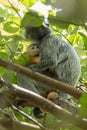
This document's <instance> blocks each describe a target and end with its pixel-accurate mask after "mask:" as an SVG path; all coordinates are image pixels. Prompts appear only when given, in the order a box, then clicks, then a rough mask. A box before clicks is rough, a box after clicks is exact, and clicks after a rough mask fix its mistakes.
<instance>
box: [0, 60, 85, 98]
mask: <svg viewBox="0 0 87 130" xmlns="http://www.w3.org/2000/svg"><path fill="white" fill-rule="evenodd" d="M0 65H1V66H2V67H4V68H7V69H9V70H13V71H15V72H17V73H20V74H23V75H25V76H27V77H29V78H32V79H34V80H36V81H39V82H41V83H43V84H46V85H48V86H50V87H52V88H53V87H54V88H55V89H59V90H61V91H63V92H65V93H68V94H70V95H72V96H74V97H75V98H77V99H78V98H79V97H80V96H81V95H82V94H83V91H81V90H77V89H76V88H74V87H73V86H70V85H67V84H65V83H63V82H60V81H58V80H55V79H52V78H50V77H47V76H45V75H42V74H40V73H37V72H33V71H32V70H30V69H27V68H26V67H23V66H20V65H17V64H14V63H12V62H10V61H7V60H4V59H2V58H0Z"/></svg>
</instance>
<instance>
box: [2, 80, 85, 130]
mask: <svg viewBox="0 0 87 130" xmlns="http://www.w3.org/2000/svg"><path fill="white" fill-rule="evenodd" d="M0 84H2V85H5V86H8V88H9V90H10V92H12V93H16V95H17V96H19V97H20V98H22V97H24V99H26V100H29V101H30V102H33V103H35V104H37V105H38V107H40V108H42V109H44V110H46V111H48V112H49V113H51V114H52V115H53V116H55V117H56V118H57V119H61V120H64V122H68V123H72V124H74V125H76V126H78V127H80V128H82V129H86V128H87V121H86V120H83V119H80V118H78V117H77V116H75V115H72V114H71V113H70V112H68V111H65V110H64V109H63V108H61V107H59V106H58V105H55V104H54V103H52V102H51V101H49V100H47V99H45V98H43V97H42V96H40V95H38V94H36V93H34V92H31V91H29V90H26V89H24V88H21V87H19V86H17V85H13V84H10V83H7V82H5V81H3V80H0Z"/></svg>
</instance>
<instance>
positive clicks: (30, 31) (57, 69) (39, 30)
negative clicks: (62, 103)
mask: <svg viewBox="0 0 87 130" xmlns="http://www.w3.org/2000/svg"><path fill="white" fill-rule="evenodd" d="M25 31H26V37H27V38H28V39H30V40H31V41H32V44H33V43H35V44H37V45H38V46H39V55H40V61H39V62H38V63H36V64H31V65H28V66H27V68H29V69H31V70H32V71H35V72H39V73H41V74H44V75H47V76H50V77H52V75H51V72H49V69H48V68H53V71H54V75H53V77H52V78H54V79H56V80H59V81H62V82H64V83H66V84H69V85H71V86H72V87H75V86H76V84H77V82H78V80H79V77H80V74H81V65H80V60H79V57H78V55H77V53H76V51H75V49H74V48H73V47H72V46H71V45H70V44H69V43H68V42H65V41H64V40H63V39H61V38H60V37H59V36H57V35H55V34H53V31H52V29H51V28H50V27H49V26H48V25H46V24H45V23H43V24H42V25H41V26H39V27H33V26H27V27H25ZM52 73H53V72H52ZM18 82H19V85H20V86H22V87H25V88H27V89H29V90H31V91H33V92H35V93H38V94H39V95H42V96H43V95H44V94H43V93H46V92H49V91H50V90H51V89H52V88H50V87H49V86H46V85H44V84H42V83H40V82H39V81H35V80H33V79H29V78H26V77H25V76H23V75H20V74H19V75H18ZM53 91H55V89H54V88H53ZM56 91H57V93H58V96H59V98H63V99H65V100H68V99H70V98H71V96H70V95H68V94H66V93H64V92H61V91H59V90H56Z"/></svg>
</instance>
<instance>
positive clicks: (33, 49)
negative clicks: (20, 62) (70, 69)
mask: <svg viewBox="0 0 87 130" xmlns="http://www.w3.org/2000/svg"><path fill="white" fill-rule="evenodd" d="M24 55H26V56H29V64H36V63H38V62H39V61H40V56H39V47H38V46H37V45H36V44H31V45H29V46H28V47H27V49H26V51H25V52H24ZM48 71H49V72H51V73H52V72H53V71H54V70H53V68H48ZM45 97H47V99H49V100H51V99H56V98H58V94H57V93H56V92H53V91H52V92H49V93H48V94H47V95H46V96H45Z"/></svg>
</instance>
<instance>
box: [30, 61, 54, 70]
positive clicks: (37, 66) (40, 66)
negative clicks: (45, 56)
mask: <svg viewBox="0 0 87 130" xmlns="http://www.w3.org/2000/svg"><path fill="white" fill-rule="evenodd" d="M49 67H53V63H52V62H51V61H49V62H46V60H43V61H41V62H39V63H37V64H32V65H29V66H28V68H30V69H31V70H33V71H37V72H42V71H44V70H46V69H47V68H49Z"/></svg>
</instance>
